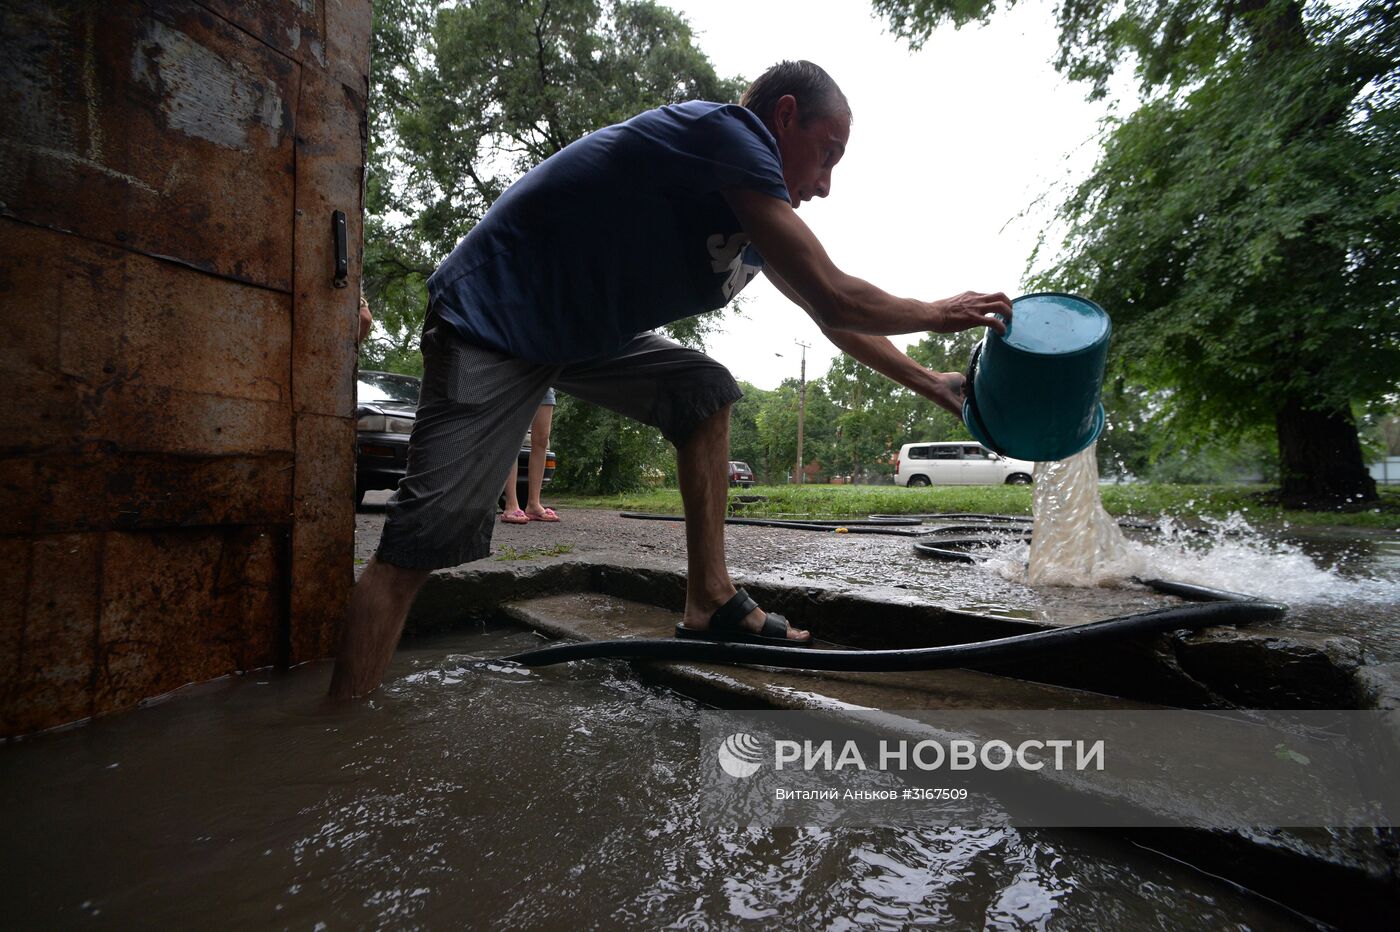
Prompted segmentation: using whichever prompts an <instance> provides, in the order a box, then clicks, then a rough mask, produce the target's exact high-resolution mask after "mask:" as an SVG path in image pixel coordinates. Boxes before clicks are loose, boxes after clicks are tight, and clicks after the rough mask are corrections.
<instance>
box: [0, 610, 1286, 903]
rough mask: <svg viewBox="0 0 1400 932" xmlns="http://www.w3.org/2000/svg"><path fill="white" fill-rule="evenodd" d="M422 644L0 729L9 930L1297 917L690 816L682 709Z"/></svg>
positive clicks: (842, 836) (1129, 856)
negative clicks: (372, 665) (70, 720)
mask: <svg viewBox="0 0 1400 932" xmlns="http://www.w3.org/2000/svg"><path fill="white" fill-rule="evenodd" d="M534 643H537V639H536V638H535V636H534V635H531V634H527V633H525V632H522V631H520V630H518V629H514V628H506V627H502V628H493V629H490V630H482V631H476V632H472V633H466V634H459V635H454V636H452V637H450V638H436V639H432V640H419V641H415V642H412V643H410V644H408V645H406V646H405V647H404V648H403V649H401V650H400V651H399V653H398V655H397V656H396V658H395V663H394V667H393V668H392V670H391V673H390V677H389V679H388V681H387V684H386V686H385V688H384V689H383V690H382V691H381V693H379V694H377V695H376V698H374V699H373V700H372V701H369V702H363V703H356V704H351V705H339V706H337V705H331V704H328V703H326V702H325V701H324V700H323V698H322V697H323V694H324V692H325V689H326V686H327V683H328V679H329V675H330V670H329V667H328V665H325V664H317V665H312V666H308V667H303V668H300V669H298V670H295V671H292V672H291V673H288V674H282V675H270V674H268V675H258V674H252V675H249V676H246V677H242V678H238V679H235V680H226V681H222V682H218V683H214V684H208V685H205V686H202V687H197V688H194V689H191V690H187V691H186V692H185V693H183V694H180V695H177V696H175V697H173V698H171V699H168V700H167V701H165V702H162V703H159V704H157V705H154V706H152V707H149V708H145V709H141V710H138V711H136V712H132V713H129V714H126V715H122V716H118V717H115V718H112V719H108V720H104V721H101V722H98V723H95V724H93V725H91V726H88V727H83V728H77V729H73V730H69V731H66V732H61V733H56V734H50V735H46V736H42V737H39V738H36V739H32V740H28V741H24V742H20V743H16V744H10V745H8V746H5V747H0V801H2V802H3V807H2V808H0V811H3V813H4V815H3V821H4V835H5V845H4V851H5V858H4V860H5V864H4V869H3V870H0V897H2V898H3V901H4V902H5V904H6V906H5V916H6V920H7V921H6V924H7V925H8V926H9V927H11V928H24V927H32V928H72V927H82V928H132V929H136V928H139V929H150V928H170V927H181V928H189V927H215V928H287V929H340V928H375V927H378V928H384V927H391V928H400V929H416V928H423V929H427V928H459V927H471V928H501V929H507V928H509V929H517V928H524V929H552V928H575V929H576V928H627V929H632V928H648V929H650V928H681V929H729V928H762V929H812V928H822V929H854V928H861V929H869V928H875V929H879V928H889V929H903V928H910V927H919V926H936V927H938V928H949V929H964V928H966V929H984V928H991V929H1026V928H1032V929H1082V928H1104V929H1117V930H1134V929H1162V928H1171V929H1181V930H1191V929H1201V930H1206V929H1210V930H1216V929H1222V928H1240V929H1243V928H1259V929H1263V928H1267V929H1287V928H1311V927H1313V926H1312V924H1311V923H1309V922H1308V921H1306V920H1305V919H1303V918H1302V917H1299V916H1297V915H1296V914H1292V913H1289V912H1287V911H1285V910H1284V909H1282V908H1281V907H1278V906H1276V905H1274V904H1271V903H1269V902H1268V901H1265V900H1262V899H1259V898H1256V897H1254V896H1252V895H1251V894H1249V893H1247V892H1245V891H1241V890H1239V889H1237V888H1236V887H1234V886H1232V885H1230V884H1227V883H1225V882H1222V881H1218V880H1215V879H1213V878H1211V877H1209V876H1206V875H1203V874H1199V873H1197V872H1195V871H1193V870H1192V869H1190V868H1188V867H1186V866H1184V865H1181V864H1179V863H1177V862H1174V861H1172V860H1170V859H1167V858H1165V857H1162V856H1159V855H1156V854H1154V853H1152V852H1150V851H1148V850H1146V849H1143V848H1141V847H1137V846H1134V845H1130V844H1128V843H1126V842H1123V841H1120V840H1117V839H1116V838H1115V837H1114V836H1112V835H1111V834H1108V833H1092V832H1051V831H1037V832H1017V831H1014V830H1007V829H986V830H980V831H969V830H945V831H913V830H907V829H901V828H898V827H891V828H882V829H867V830H859V831H855V830H846V831H825V830H815V829H809V830H800V829H787V830H776V829H775V830H764V831H754V830H742V829H736V828H731V827H726V826H718V825H711V824H705V823H704V822H702V821H700V820H699V819H697V817H696V816H695V814H694V812H693V810H692V807H691V799H692V798H693V797H694V795H695V792H696V788H697V785H698V780H697V777H696V776H695V765H696V760H697V754H698V744H699V736H698V728H697V727H696V726H695V724H694V715H695V713H696V711H697V710H698V709H699V708H700V706H698V705H697V704H696V703H694V702H692V701H690V700H688V699H686V698H683V697H681V696H678V695H676V694H674V693H672V692H669V691H667V690H664V689H661V688H657V687H651V686H645V685H642V684H640V683H639V682H638V681H637V680H636V679H635V678H634V676H633V675H632V672H631V670H630V668H629V667H627V666H624V665H621V664H613V663H585V664H572V665H569V666H568V667H567V668H551V669H548V670H542V671H533V672H530V671H524V670H520V669H515V668H511V667H506V666H503V665H498V664H491V663H489V662H483V660H484V658H490V657H494V656H501V655H505V654H508V653H511V652H514V651H517V650H520V649H522V648H524V647H526V646H528V645H530V644H534Z"/></svg>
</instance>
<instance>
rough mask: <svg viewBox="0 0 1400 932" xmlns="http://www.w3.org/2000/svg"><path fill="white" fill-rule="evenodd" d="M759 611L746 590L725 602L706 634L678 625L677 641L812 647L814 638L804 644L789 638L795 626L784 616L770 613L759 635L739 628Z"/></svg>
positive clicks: (711, 619)
mask: <svg viewBox="0 0 1400 932" xmlns="http://www.w3.org/2000/svg"><path fill="white" fill-rule="evenodd" d="M756 608H758V603H757V602H755V601H754V600H753V599H751V598H749V594H748V593H747V592H745V591H744V590H743V589H740V590H739V591H738V592H736V593H734V597H733V598H731V599H730V600H729V601H728V602H725V603H724V604H723V605H721V606H720V607H719V608H718V609H716V610H715V613H714V614H713V615H711V616H710V626H709V627H708V628H706V629H705V630H704V631H697V630H695V629H694V628H687V627H686V626H685V625H684V624H679V625H676V637H678V638H689V639H691V640H694V641H717V642H720V643H734V644H773V645H775V646H778V647H811V646H812V642H813V640H814V639H813V637H812V636H811V635H810V634H809V635H807V637H805V638H803V639H802V640H800V641H798V640H794V639H793V638H790V637H788V636H787V633H788V631H789V630H790V629H791V628H792V625H790V624H788V620H787V619H786V618H784V617H783V616H782V615H775V614H773V613H772V612H769V613H768V617H767V618H765V619H763V628H762V629H760V630H759V631H757V632H753V631H749V630H747V629H744V628H741V627H739V624H740V622H742V621H743V620H744V619H745V618H746V617H748V614H749V612H752V611H753V610H754V609H756Z"/></svg>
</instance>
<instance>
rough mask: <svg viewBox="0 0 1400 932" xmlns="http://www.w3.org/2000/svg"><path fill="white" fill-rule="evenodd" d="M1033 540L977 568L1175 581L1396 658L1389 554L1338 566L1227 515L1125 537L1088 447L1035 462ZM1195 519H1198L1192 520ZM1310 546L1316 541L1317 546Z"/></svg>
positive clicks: (1087, 579) (1012, 575) (1047, 576)
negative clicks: (1262, 602)
mask: <svg viewBox="0 0 1400 932" xmlns="http://www.w3.org/2000/svg"><path fill="white" fill-rule="evenodd" d="M1035 478H1036V487H1035V494H1034V497H1033V500H1032V504H1033V511H1034V515H1035V518H1034V525H1033V529H1034V532H1033V542H1032V543H1031V545H1030V546H1029V547H1027V545H1026V544H1024V543H1013V544H1008V545H1005V546H1002V547H999V548H997V549H996V550H994V551H992V552H990V553H988V554H987V557H988V559H987V561H986V563H985V564H983V567H982V570H983V572H989V573H992V574H994V575H996V576H998V577H1000V578H1002V579H1005V580H1008V581H1011V582H1017V583H1024V584H1027V585H1031V586H1068V587H1077V588H1091V587H1104V586H1109V587H1118V586H1127V585H1128V584H1129V580H1130V579H1131V577H1133V576H1138V577H1151V578H1160V579H1175V580H1182V581H1185V582H1191V583H1195V584H1197V585H1203V586H1210V587H1213V588H1217V589H1226V590H1230V591H1232V592H1243V593H1249V594H1253V595H1258V596H1262V597H1265V598H1268V599H1272V600H1275V601H1280V602H1284V603H1287V604H1288V605H1289V606H1290V613H1289V616H1288V619H1287V620H1286V621H1284V622H1281V623H1280V624H1281V625H1282V626H1284V627H1299V628H1301V629H1304V630H1310V631H1317V632H1326V633H1330V634H1346V635H1349V636H1353V637H1358V638H1360V639H1361V640H1362V641H1363V643H1365V644H1366V645H1367V646H1368V648H1370V649H1371V650H1373V651H1374V652H1375V653H1376V654H1377V655H1378V656H1381V657H1382V658H1384V659H1400V572H1397V571H1396V568H1395V566H1394V565H1393V564H1395V561H1394V560H1393V558H1392V559H1390V561H1389V562H1388V563H1387V562H1384V560H1382V561H1381V562H1379V563H1378V562H1377V561H1374V560H1373V561H1369V562H1368V563H1367V564H1365V565H1363V566H1360V567H1356V566H1353V567H1351V568H1350V569H1345V568H1344V567H1343V566H1342V565H1341V563H1340V562H1335V557H1333V558H1328V557H1326V556H1320V555H1318V554H1317V553H1309V552H1308V548H1307V547H1304V546H1302V545H1300V544H1297V543H1291V542H1289V541H1286V540H1280V539H1278V538H1277V536H1276V535H1270V534H1265V533H1262V532H1260V531H1259V530H1257V529H1256V528H1255V527H1253V526H1252V525H1251V524H1250V523H1249V522H1248V521H1247V520H1246V519H1245V516H1244V515H1242V514H1239V513H1234V514H1231V515H1229V516H1228V517H1226V518H1223V519H1216V518H1210V517H1201V518H1200V519H1199V520H1198V523H1199V525H1200V526H1196V527H1187V526H1184V525H1183V524H1182V523H1180V522H1179V521H1178V520H1176V519H1174V518H1171V517H1167V516H1163V517H1162V518H1161V519H1160V520H1159V521H1158V524H1157V528H1156V533H1155V534H1153V535H1152V536H1151V539H1150V540H1147V541H1140V540H1129V539H1126V538H1125V537H1124V535H1123V532H1122V531H1121V530H1120V529H1119V527H1118V525H1117V523H1116V522H1115V521H1114V519H1113V518H1112V517H1111V516H1110V515H1109V514H1108V512H1107V511H1105V510H1104V507H1103V505H1102V503H1101V502H1100V500H1099V482H1098V478H1099V477H1098V467H1097V462H1096V460H1095V450H1094V447H1093V446H1090V447H1089V448H1088V449H1087V450H1084V451H1083V452H1081V453H1078V454H1076V455H1075V456H1072V457H1070V458H1069V459H1066V460H1062V461H1059V462H1054V463H1037V464H1036V469H1035ZM1194 523H1197V522H1193V524H1194ZM1312 549H1314V550H1315V549H1317V548H1316V547H1315V546H1314V547H1313V548H1312Z"/></svg>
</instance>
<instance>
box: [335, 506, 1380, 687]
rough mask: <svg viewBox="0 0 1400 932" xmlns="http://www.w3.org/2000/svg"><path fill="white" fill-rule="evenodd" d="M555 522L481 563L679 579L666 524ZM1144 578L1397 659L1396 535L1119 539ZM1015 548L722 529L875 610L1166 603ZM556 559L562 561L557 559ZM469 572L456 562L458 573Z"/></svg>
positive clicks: (1040, 617) (1009, 613)
mask: <svg viewBox="0 0 1400 932" xmlns="http://www.w3.org/2000/svg"><path fill="white" fill-rule="evenodd" d="M388 494H389V493H387V492H380V493H370V494H369V495H367V496H366V506H365V508H364V509H362V511H361V512H360V513H359V514H357V515H356V530H355V547H356V558H357V561H366V560H368V559H369V557H370V555H371V554H372V553H373V552H374V548H375V546H376V544H377V542H378V539H379V531H380V528H381V527H382V525H383V504H382V503H383V502H384V501H385V500H386V499H387V498H388ZM560 517H561V519H562V520H561V521H560V522H559V523H557V524H539V523H534V522H532V523H530V524H526V525H507V524H499V523H498V524H497V526H496V532H495V536H494V539H493V542H492V556H491V557H488V558H486V560H483V561H480V562H481V563H483V564H485V563H490V562H492V561H499V560H502V559H519V558H526V559H533V560H542V561H549V560H554V559H561V558H567V557H568V556H571V555H580V556H588V557H589V558H590V559H605V558H606V555H607V554H609V553H612V554H617V555H619V557H620V558H623V559H625V560H626V561H628V562H631V561H636V560H639V559H640V560H645V561H646V562H648V563H651V564H654V565H656V566H657V567H659V568H663V569H670V570H675V571H678V572H684V569H685V530H684V525H683V524H681V523H680V522H673V521H645V520H635V519H629V518H623V517H621V516H620V515H619V514H618V513H617V512H613V511H603V510H595V509H567V508H566V509H563V510H562V511H560ZM1128 536H1129V539H1130V541H1132V542H1133V543H1134V544H1135V545H1136V546H1139V547H1140V548H1142V549H1143V550H1144V552H1145V554H1146V557H1145V559H1146V565H1147V566H1148V567H1149V568H1150V571H1151V574H1152V575H1154V576H1159V577H1161V578H1167V579H1177V580H1182V581H1186V582H1192V583H1197V584H1200V585H1205V586H1212V587H1215V588H1220V589H1227V590H1232V591H1236V592H1245V593H1248V594H1251V595H1257V596H1260V597H1263V598H1267V599H1271V600H1275V601H1282V602H1285V603H1287V604H1288V605H1289V607H1290V611H1289V614H1288V616H1287V617H1286V618H1285V619H1284V620H1283V622H1281V623H1279V624H1278V625H1274V627H1279V628H1283V629H1288V630H1298V631H1312V632H1318V633H1321V634H1325V635H1344V636H1347V637H1354V638H1356V639H1357V640H1358V641H1360V642H1361V644H1362V645H1363V647H1364V648H1365V650H1366V651H1367V652H1368V654H1369V656H1370V657H1372V658H1373V659H1375V660H1377V661H1391V660H1400V532H1386V531H1371V530H1352V529H1325V528H1322V529H1305V530H1298V529H1294V530H1287V531H1281V532H1279V531H1276V532H1272V533H1261V532H1257V531H1254V530H1253V529H1250V528H1248V527H1247V526H1246V525H1242V524H1241V523H1239V522H1228V521H1227V522H1215V523H1214V524H1213V525H1212V524H1203V525H1199V526H1197V527H1196V528H1193V529H1191V530H1189V531H1188V530H1185V529H1182V528H1180V527H1172V528H1169V529H1168V530H1167V533H1165V534H1163V533H1157V532H1155V531H1154V532H1146V531H1130V532H1129V533H1128ZM1028 550H1029V548H1028V547H1027V546H1026V545H1025V544H1017V543H1008V544H1006V545H1005V546H1003V547H1000V548H998V549H996V550H994V551H991V552H990V553H989V555H990V557H991V559H990V560H989V561H988V562H986V563H984V564H981V565H977V566H971V567H969V566H965V565H960V564H947V563H941V562H939V561H937V560H931V559H929V558H927V557H923V556H920V555H919V554H918V553H917V552H916V551H915V550H914V547H913V539H912V538H909V537H900V536H878V535H873V534H836V533H816V532H811V531H798V530H788V529H779V528H767V527H752V526H744V525H730V526H729V527H727V528H726V552H727V554H728V558H729V566H730V571H731V574H733V575H734V576H735V577H736V579H739V580H740V581H741V582H742V581H743V580H744V579H745V578H754V577H760V576H761V577H764V578H769V579H772V580H773V581H775V582H777V583H781V584H785V585H804V584H810V585H814V586H820V587H822V588H826V589H833V588H834V589H838V590H848V591H854V592H862V593H866V594H869V595H871V596H872V597H874V598H881V599H887V600H889V601H894V602H898V601H908V600H910V599H915V600H920V601H925V602H932V603H936V604H938V605H940V606H943V607H945V608H948V609H950V610H954V611H960V612H970V613H975V614H979V615H988V616H993V617H1001V618H1009V619H1025V620H1030V621H1041V622H1049V623H1053V624H1076V623H1079V622H1083V621H1090V620H1094V619H1098V618H1107V617H1112V616H1115V615H1123V614H1133V613H1136V612H1141V611H1147V610H1150V609H1153V608H1160V607H1163V606H1165V605H1170V604H1175V602H1174V600H1171V599H1167V598H1165V597H1162V596H1157V595H1154V594H1153V593H1151V592H1148V591H1147V590H1144V589H1142V588H1141V587H1138V586H1134V585H1131V584H1125V585H1124V586H1121V587H1100V588H1095V589H1078V588H1070V587H1062V586H1040V587H1031V586H1027V585H1026V584H1025V583H1024V582H1023V581H1022V579H1021V577H1022V574H1023V573H1024V568H1025V563H1026V559H1027V556H1028ZM561 551H562V553H561ZM470 565H471V564H469V566H470Z"/></svg>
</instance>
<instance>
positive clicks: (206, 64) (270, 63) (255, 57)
mask: <svg viewBox="0 0 1400 932" xmlns="http://www.w3.org/2000/svg"><path fill="white" fill-rule="evenodd" d="M0 30H3V32H0V44H3V47H4V49H5V52H6V54H5V55H4V56H0V109H3V110H4V112H5V113H6V114H13V117H12V118H7V119H6V120H4V121H0V160H3V164H4V165H5V168H6V170H5V171H4V172H0V203H3V208H0V211H3V213H5V214H8V215H10V216H13V217H15V218H17V219H20V220H23V221H25V222H28V223H33V224H37V225H39V226H44V227H48V228H51V229H55V230H73V231H80V232H81V234H82V235H83V236H84V237H86V238H89V239H96V240H100V241H102V242H106V243H110V244H113V245H117V246H122V247H124V248H127V249H132V250H136V251H139V252H143V253H146V254H148V255H154V256H165V257H169V258H171V259H174V260H176V261H179V262H182V263H185V264H188V265H190V266H193V267H194V268H197V269H203V270H205V271H208V272H213V273H216V274H219V275H222V276H227V277H229V278H233V279H237V280H239V281H246V282H251V283H254V284H258V285H262V286H264V287H267V288H276V289H279V290H282V291H290V290H291V287H292V226H291V221H292V207H293V204H292V198H293V186H294V176H293V173H294V162H293V140H292V133H293V123H292V120H293V114H294V113H295V112H296V106H297V91H298V84H299V72H300V67H299V66H298V64H297V63H296V62H295V61H292V60H291V59H289V58H287V57H286V56H284V55H282V54H280V53H279V52H277V51H274V50H273V49H271V48H269V47H268V46H267V45H265V44H263V43H262V42H259V41H258V40H257V39H254V38H253V37H252V36H250V35H248V34H247V33H245V32H243V31H242V30H241V29H238V28H236V27H234V26H233V25H231V24H229V23H228V22H225V21H224V20H223V19H220V18H219V17H216V16H214V15H212V14H211V13H210V12H209V11H208V10H206V9H204V8H203V7H201V6H198V5H197V4H194V3H191V2H165V3H160V4H157V5H155V6H154V7H150V6H147V5H144V4H138V3H135V2H123V0H112V2H110V3H103V4H97V3H91V2H81V0H66V2H57V3H43V4H40V3H24V4H16V5H12V6H11V7H10V8H9V9H7V10H6V11H5V14H4V16H3V17H0Z"/></svg>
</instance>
